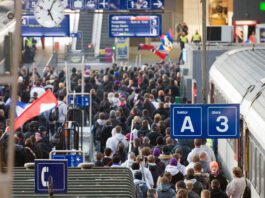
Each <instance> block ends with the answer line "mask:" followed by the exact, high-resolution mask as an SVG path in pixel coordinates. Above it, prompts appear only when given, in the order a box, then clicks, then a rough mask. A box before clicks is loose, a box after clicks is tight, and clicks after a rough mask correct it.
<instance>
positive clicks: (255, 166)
mask: <svg viewBox="0 0 265 198" xmlns="http://www.w3.org/2000/svg"><path fill="white" fill-rule="evenodd" d="M252 152H253V154H254V155H253V158H252V168H253V169H252V170H253V172H252V173H253V178H252V183H253V185H254V186H255V187H256V186H257V183H256V176H257V163H255V162H256V161H257V160H256V159H257V149H256V147H255V144H253V150H252Z"/></svg>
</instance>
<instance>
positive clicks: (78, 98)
mask: <svg viewBox="0 0 265 198" xmlns="http://www.w3.org/2000/svg"><path fill="white" fill-rule="evenodd" d="M68 104H71V105H73V104H74V105H75V106H76V107H79V108H85V107H89V104H90V96H89V95H86V96H82V95H75V101H74V96H73V95H69V96H68Z"/></svg>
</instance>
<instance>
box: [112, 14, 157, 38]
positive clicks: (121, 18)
mask: <svg viewBox="0 0 265 198" xmlns="http://www.w3.org/2000/svg"><path fill="white" fill-rule="evenodd" d="M160 35H161V15H110V17H109V36H110V37H158V36H160Z"/></svg>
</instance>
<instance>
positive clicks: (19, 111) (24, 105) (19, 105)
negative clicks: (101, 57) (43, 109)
mask: <svg viewBox="0 0 265 198" xmlns="http://www.w3.org/2000/svg"><path fill="white" fill-rule="evenodd" d="M30 105H31V104H30V103H24V102H19V101H17V105H16V114H17V115H16V116H17V117H19V116H20V115H21V114H22V113H23V112H24V111H25V110H26V109H27V108H28V107H29V106H30Z"/></svg>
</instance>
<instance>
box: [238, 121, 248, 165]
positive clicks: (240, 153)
mask: <svg viewBox="0 0 265 198" xmlns="http://www.w3.org/2000/svg"><path fill="white" fill-rule="evenodd" d="M243 129H244V122H243V119H240V134H241V135H240V138H239V139H237V140H236V141H237V152H236V153H237V162H238V166H239V167H241V168H244V163H243V160H244V150H245V149H244V148H246V147H244V146H245V144H244V140H245V134H244V130H243Z"/></svg>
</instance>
